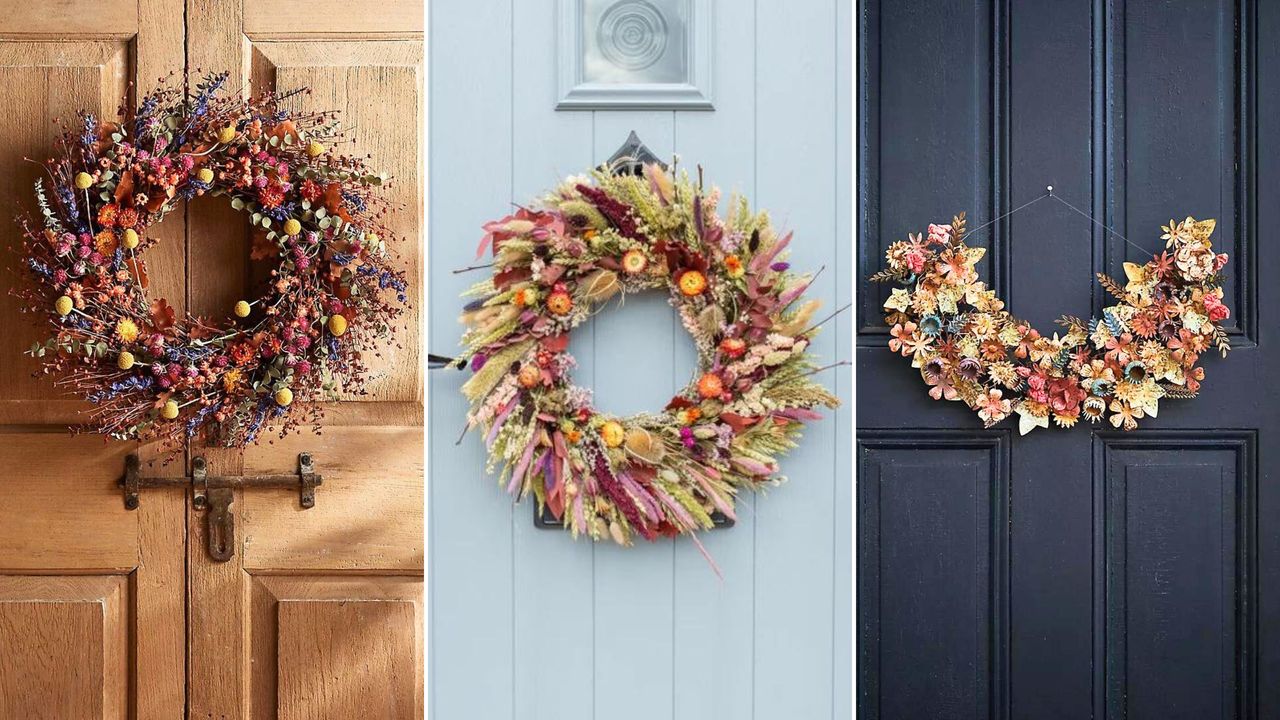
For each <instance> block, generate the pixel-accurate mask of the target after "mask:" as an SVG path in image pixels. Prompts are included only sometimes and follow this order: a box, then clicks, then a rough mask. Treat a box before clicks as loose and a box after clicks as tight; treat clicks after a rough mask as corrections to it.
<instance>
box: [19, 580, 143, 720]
mask: <svg viewBox="0 0 1280 720" xmlns="http://www.w3.org/2000/svg"><path fill="white" fill-rule="evenodd" d="M129 602H130V598H129V585H128V579H127V578H126V577H124V576H123V575H83V576H63V577H59V576H38V575H33V576H21V575H17V576H14V575H10V576H0V717H5V718H27V719H29V720H44V719H46V718H47V719H48V720H62V719H63V718H104V719H107V718H110V719H111V720H123V719H124V718H126V717H128V711H129V634H130V632H129V617H128V607H129Z"/></svg>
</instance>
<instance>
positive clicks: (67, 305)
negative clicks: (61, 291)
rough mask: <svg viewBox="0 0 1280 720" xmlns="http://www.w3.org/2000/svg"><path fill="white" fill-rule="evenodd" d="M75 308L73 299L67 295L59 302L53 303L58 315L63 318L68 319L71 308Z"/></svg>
mask: <svg viewBox="0 0 1280 720" xmlns="http://www.w3.org/2000/svg"><path fill="white" fill-rule="evenodd" d="M73 307H75V305H74V304H73V303H72V302H71V298H69V297H67V296H66V295H63V296H62V297H60V298H58V299H57V301H55V302H54V303H53V309H54V310H57V311H58V314H59V315H61V316H62V317H66V316H68V315H70V314H71V308H73Z"/></svg>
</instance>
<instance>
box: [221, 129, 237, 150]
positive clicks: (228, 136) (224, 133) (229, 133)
mask: <svg viewBox="0 0 1280 720" xmlns="http://www.w3.org/2000/svg"><path fill="white" fill-rule="evenodd" d="M235 139H236V129H235V127H233V126H231V125H228V126H226V127H224V128H222V129H221V130H219V131H218V142H220V143H222V144H223V145H226V144H227V143H229V142H231V141H232V140H235Z"/></svg>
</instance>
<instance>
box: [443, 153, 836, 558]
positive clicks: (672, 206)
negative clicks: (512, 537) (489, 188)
mask: <svg viewBox="0 0 1280 720" xmlns="http://www.w3.org/2000/svg"><path fill="white" fill-rule="evenodd" d="M719 198H720V193H719V190H716V189H713V190H711V192H709V193H705V194H704V193H703V191H702V188H701V183H700V182H699V183H698V184H697V185H694V184H693V183H692V182H691V181H690V180H689V178H688V177H687V175H684V174H682V175H681V176H680V177H676V176H675V174H674V173H673V172H668V171H667V170H666V169H665V168H663V167H661V166H659V165H656V164H653V165H648V166H646V167H645V168H644V171H643V174H642V175H640V176H635V175H626V174H622V175H614V174H612V173H610V172H608V171H607V170H606V169H601V170H598V171H597V172H595V173H594V174H593V175H592V176H591V177H590V178H587V177H571V178H569V179H568V180H567V181H565V182H564V183H563V184H561V185H560V186H559V187H558V188H556V190H555V191H553V192H552V193H551V194H550V195H548V196H547V197H546V198H544V200H543V202H542V203H541V206H540V207H539V208H537V209H520V210H519V211H518V212H517V213H516V214H515V215H512V216H509V217H505V218H503V219H501V220H498V221H495V222H491V223H488V224H486V225H485V226H484V229H485V232H486V235H485V237H484V239H483V241H482V242H481V244H480V251H479V255H483V254H484V252H485V251H486V248H488V247H489V246H490V245H492V252H493V257H494V261H493V275H492V277H490V278H488V279H486V280H484V281H482V282H480V283H478V284H476V285H475V286H473V287H472V288H471V289H470V290H469V291H468V292H467V294H466V296H467V297H474V298H475V300H473V301H472V302H471V303H470V304H469V305H467V307H466V309H465V312H464V314H463V315H462V321H463V322H464V323H466V324H467V325H468V326H469V328H468V330H467V332H466V334H465V335H464V337H463V344H464V345H465V346H466V350H465V352H464V354H463V356H462V357H461V358H460V359H459V361H458V362H459V363H466V362H468V361H469V362H470V364H471V368H472V369H473V370H474V372H475V374H474V375H473V376H472V377H471V378H470V379H469V380H468V381H467V382H466V383H465V384H464V385H463V388H462V389H463V392H464V393H465V395H466V397H467V398H468V399H469V400H470V401H471V403H472V407H471V411H470V413H469V414H468V416H467V427H468V428H471V427H476V426H481V427H483V428H484V429H485V439H486V441H487V443H488V446H489V470H490V471H492V470H493V468H494V467H495V466H496V465H497V464H499V463H501V464H503V466H504V467H503V470H502V473H501V475H500V478H499V482H500V483H501V482H504V481H505V482H506V487H507V490H508V491H509V492H511V493H512V494H517V495H518V496H519V497H524V496H525V495H527V494H528V493H530V492H532V493H533V495H534V496H535V497H536V499H537V502H538V504H539V507H540V508H542V507H548V508H550V510H551V512H552V513H553V514H554V515H555V516H556V517H557V518H561V519H562V520H563V524H564V525H565V526H566V527H567V528H568V529H569V530H570V531H571V532H572V533H573V535H574V536H575V537H577V536H578V535H579V534H586V535H588V536H590V537H591V538H592V539H597V540H598V539H602V538H612V539H613V540H614V541H615V542H617V543H619V544H623V545H627V544H630V543H631V542H632V539H633V537H634V536H635V535H639V536H641V537H643V538H645V539H648V540H654V539H656V538H658V537H660V536H670V535H676V534H680V533H693V532H695V531H697V530H701V529H707V528H710V527H711V526H712V524H713V520H712V514H713V513H714V512H715V511H717V510H718V511H719V512H720V513H723V514H724V515H725V516H728V517H730V518H732V517H733V516H734V501H735V497H736V495H737V493H738V491H739V490H740V489H741V488H750V489H753V490H754V489H759V488H761V487H763V486H765V485H768V484H772V483H776V482H780V481H781V480H782V478H780V477H778V476H777V474H776V473H777V470H778V462H777V457H778V455H780V454H781V453H783V452H785V451H786V450H788V449H790V448H792V447H794V446H795V443H796V442H797V440H798V438H799V435H800V431H801V428H802V421H806V420H814V419H817V418H818V417H820V416H819V415H818V413H816V412H815V411H814V410H813V408H815V407H817V406H825V407H835V406H836V405H837V404H838V401H837V399H836V398H835V397H834V396H832V395H831V394H830V393H828V392H827V391H826V390H825V389H824V388H823V387H822V386H820V385H818V384H816V383H814V382H813V380H812V378H811V376H812V375H813V373H814V372H815V371H816V369H817V368H816V367H815V365H814V363H813V360H812V356H811V354H810V353H809V352H808V351H807V350H808V347H809V344H810V342H811V341H812V339H813V337H814V335H815V334H816V333H817V331H818V327H817V326H816V325H814V324H813V323H812V322H811V319H812V316H813V313H814V311H815V310H816V309H817V307H818V303H817V301H813V300H810V301H807V302H806V301H802V296H803V294H804V292H805V290H806V289H807V288H808V287H809V284H810V283H811V282H812V277H810V276H807V275H804V276H800V275H796V274H794V273H792V272H790V271H789V266H788V264H787V263H786V262H785V261H784V259H783V253H784V250H785V248H786V247H787V244H788V242H789V241H790V237H791V236H790V235H789V234H788V235H785V236H781V237H780V236H778V235H776V234H775V232H774V230H773V228H772V227H771V225H770V222H769V218H768V215H767V214H765V213H753V212H751V210H750V209H749V208H748V206H747V204H746V202H745V201H744V200H741V199H739V198H736V197H735V198H733V199H732V200H731V202H730V203H729V210H728V214H727V217H725V218H723V219H722V218H721V217H720V216H719V215H718V214H717V204H718V201H719ZM647 290H665V291H667V292H668V293H669V294H670V296H671V299H670V303H671V305H672V306H674V307H675V309H676V312H677V313H678V314H679V317H680V320H681V323H682V324H683V325H684V327H685V329H686V330H688V332H689V334H690V335H692V336H693V340H694V344H695V345H696V347H697V352H698V366H699V370H698V372H697V374H696V377H695V378H694V379H693V381H692V382H691V383H690V384H689V385H688V386H687V387H686V388H684V389H683V390H681V391H680V392H679V393H678V394H676V396H675V397H674V398H672V399H671V401H670V402H669V403H667V405H666V407H665V409H664V410H663V412H661V413H658V414H650V413H644V414H639V415H635V416H632V417H616V416H613V415H610V414H607V413H602V412H598V411H597V410H596V409H595V408H593V407H592V404H591V392H590V391H589V390H586V389H584V388H581V387H576V386H574V385H573V384H572V383H571V379H570V370H571V368H573V367H574V360H573V358H572V357H571V356H570V355H569V353H568V352H567V351H566V350H567V348H568V345H569V333H570V331H571V330H572V329H573V328H574V327H576V326H577V325H579V324H581V323H582V322H583V321H584V320H586V319H587V318H589V317H590V316H591V315H592V313H593V312H594V311H595V310H596V309H597V308H599V307H600V306H601V305H602V304H603V303H604V302H605V301H607V300H608V299H610V298H611V297H613V296H615V295H625V294H627V293H633V292H643V291H647ZM818 324H819V325H820V324H821V323H818Z"/></svg>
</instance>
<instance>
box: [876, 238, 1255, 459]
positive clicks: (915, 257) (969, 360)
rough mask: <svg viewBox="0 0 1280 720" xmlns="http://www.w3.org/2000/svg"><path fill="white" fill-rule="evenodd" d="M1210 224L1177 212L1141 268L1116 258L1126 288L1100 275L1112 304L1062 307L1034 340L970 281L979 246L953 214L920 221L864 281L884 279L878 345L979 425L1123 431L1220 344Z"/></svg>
mask: <svg viewBox="0 0 1280 720" xmlns="http://www.w3.org/2000/svg"><path fill="white" fill-rule="evenodd" d="M1214 224H1215V223H1214V221H1213V220H1196V219H1194V218H1190V217H1188V218H1187V219H1186V220H1183V221H1182V222H1174V221H1172V220H1170V221H1169V224H1168V225H1167V226H1165V227H1163V228H1162V230H1163V232H1164V234H1163V235H1162V236H1161V239H1163V240H1165V241H1166V248H1167V249H1166V250H1165V251H1163V252H1161V253H1160V254H1159V255H1155V256H1154V257H1152V259H1151V260H1149V261H1148V262H1147V263H1146V264H1144V265H1138V264H1136V263H1128V262H1127V263H1125V264H1124V270H1125V274H1126V275H1127V276H1128V280H1127V282H1126V284H1124V285H1121V284H1120V283H1118V282H1116V281H1115V280H1112V279H1111V278H1110V277H1108V276H1106V275H1104V274H1102V273H1099V274H1098V281H1099V282H1100V283H1101V284H1102V286H1103V288H1105V289H1106V290H1107V291H1108V292H1109V293H1111V295H1113V296H1114V297H1115V298H1116V300H1117V302H1116V304H1114V305H1111V306H1110V307H1108V308H1106V309H1105V310H1103V312H1102V317H1101V318H1094V319H1091V320H1089V321H1088V322H1086V321H1084V320H1081V319H1079V318H1076V317H1072V316H1070V315H1064V316H1063V317H1062V318H1061V319H1060V320H1059V321H1058V323H1059V324H1060V325H1061V326H1062V327H1063V328H1064V332H1063V333H1062V334H1061V335H1060V334H1059V333H1057V332H1055V333H1054V334H1053V337H1045V336H1043V335H1041V334H1040V333H1039V332H1037V331H1036V330H1035V329H1034V328H1032V327H1031V326H1030V325H1029V324H1028V323H1026V322H1024V321H1022V320H1019V319H1018V318H1016V317H1014V316H1013V315H1010V314H1009V313H1008V311H1006V310H1005V309H1004V301H1003V300H1001V299H1000V298H999V297H997V296H996V294H995V292H994V291H992V290H989V289H987V287H986V285H985V284H984V283H983V282H982V281H981V280H979V279H978V273H977V271H976V269H975V264H976V263H977V262H978V260H979V259H981V258H982V256H983V254H984V253H985V252H986V251H985V249H983V248H971V247H969V246H968V245H966V244H965V242H964V232H965V227H964V225H965V221H964V214H963V213H962V214H960V215H959V216H957V217H955V218H954V219H953V220H952V221H951V224H950V225H930V226H929V230H928V233H927V234H919V235H909V236H908V237H909V239H908V240H906V241H901V242H895V243H893V244H892V245H890V246H889V249H888V251H887V253H886V257H887V261H888V268H887V269H885V270H883V271H881V272H878V273H876V274H875V275H873V276H872V277H871V279H872V280H874V281H879V282H886V281H894V282H897V283H899V284H900V285H902V287H898V288H894V290H893V291H892V293H891V294H890V295H889V299H888V300H887V301H886V302H885V304H884V308H885V310H886V311H887V313H888V315H887V316H886V317H885V322H886V323H887V324H888V325H889V326H891V328H892V329H891V330H890V332H889V334H890V339H889V348H890V349H891V350H894V351H896V352H898V353H900V354H902V356H903V357H909V358H911V366H912V367H914V368H918V369H919V370H920V375H921V377H923V378H924V381H925V383H926V384H927V385H928V386H929V395H930V396H931V397H933V398H934V399H935V400H954V401H963V402H964V403H965V404H967V405H968V406H969V407H970V408H972V409H973V410H974V411H976V412H977V413H978V417H979V418H981V419H982V421H983V423H984V424H985V425H986V426H987V427H991V426H992V425H994V424H996V423H998V422H1000V421H1001V420H1004V419H1005V418H1006V417H1008V416H1010V415H1011V414H1013V413H1017V414H1018V416H1019V420H1018V430H1019V432H1020V433H1021V434H1023V435H1025V434H1027V433H1028V432H1030V431H1031V430H1033V429H1035V428H1037V427H1044V428H1047V427H1049V419H1050V418H1052V419H1053V421H1054V423H1055V424H1057V425H1058V426H1060V427H1064V428H1066V427H1071V426H1073V425H1075V424H1076V422H1077V421H1079V419H1080V418H1081V416H1083V417H1085V418H1088V419H1089V420H1090V421H1091V422H1095V423H1096V422H1098V421H1100V420H1102V419H1103V418H1104V417H1107V416H1108V414H1110V415H1109V420H1110V422H1111V424H1112V425H1113V426H1115V427H1116V428H1121V429H1124V430H1133V429H1134V428H1136V427H1137V426H1138V420H1140V419H1142V418H1143V417H1146V416H1150V417H1155V416H1156V413H1157V411H1158V409H1159V407H1158V403H1159V400H1160V398H1162V397H1168V398H1178V399H1184V398H1192V397H1195V396H1196V394H1197V393H1198V392H1199V388H1200V381H1201V380H1203V379H1204V368H1201V367H1198V366H1197V365H1196V363H1197V361H1198V360H1199V359H1200V355H1201V354H1202V353H1204V352H1205V351H1207V350H1209V349H1211V348H1213V347H1217V349H1218V350H1219V351H1221V353H1222V355H1223V356H1224V357H1225V356H1226V354H1227V351H1228V350H1229V349H1230V347H1231V343H1230V341H1229V339H1228V337H1227V334H1226V332H1225V331H1224V330H1223V329H1222V326H1221V324H1220V323H1221V322H1222V321H1223V320H1225V319H1227V318H1228V317H1230V316H1231V311H1230V310H1229V309H1228V308H1227V306H1226V305H1224V304H1223V302H1222V287H1221V281H1220V278H1219V272H1220V271H1221V270H1222V268H1223V266H1225V265H1226V264H1227V256H1226V254H1225V253H1220V254H1215V253H1214V252H1213V245H1212V243H1211V242H1210V240H1209V237H1210V235H1212V233H1213V229H1214Z"/></svg>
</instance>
